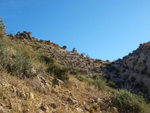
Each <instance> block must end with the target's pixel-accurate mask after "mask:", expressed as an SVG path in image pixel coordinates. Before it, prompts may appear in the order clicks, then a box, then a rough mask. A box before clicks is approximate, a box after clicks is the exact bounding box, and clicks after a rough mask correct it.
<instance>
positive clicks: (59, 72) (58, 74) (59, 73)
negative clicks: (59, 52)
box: [47, 64, 69, 81]
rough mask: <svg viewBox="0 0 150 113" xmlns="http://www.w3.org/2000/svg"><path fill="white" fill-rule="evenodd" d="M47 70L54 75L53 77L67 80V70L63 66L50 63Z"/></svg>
mask: <svg viewBox="0 0 150 113" xmlns="http://www.w3.org/2000/svg"><path fill="white" fill-rule="evenodd" d="M47 72H48V73H49V74H50V75H52V76H54V77H55V78H58V79H60V80H63V81H68V80H69V71H68V69H67V68H65V67H61V66H59V65H56V64H52V65H50V66H49V67H48V69H47Z"/></svg>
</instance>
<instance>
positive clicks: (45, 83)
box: [0, 21, 150, 113]
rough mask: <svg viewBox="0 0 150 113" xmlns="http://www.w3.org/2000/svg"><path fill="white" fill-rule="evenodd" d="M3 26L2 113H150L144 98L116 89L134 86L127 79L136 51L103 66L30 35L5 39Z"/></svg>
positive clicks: (0, 44) (0, 60)
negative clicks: (128, 85)
mask: <svg viewBox="0 0 150 113" xmlns="http://www.w3.org/2000/svg"><path fill="white" fill-rule="evenodd" d="M4 27H5V26H4V25H3V23H2V21H0V113H149V111H150V104H149V103H148V102H147V101H146V99H145V98H144V96H143V95H141V94H138V95H136V94H132V93H131V92H129V91H127V90H125V89H119V90H118V89H117V88H121V85H122V84H123V85H124V86H125V83H127V82H128V81H130V82H129V84H130V86H132V84H131V83H132V81H134V79H135V78H133V76H131V75H130V76H131V77H130V76H129V77H126V78H125V76H126V74H127V72H130V73H131V72H134V71H132V70H131V69H132V68H131V67H132V65H131V67H130V66H129V64H131V63H129V64H128V63H126V62H127V61H128V58H129V57H130V56H134V54H135V56H136V54H137V53H136V52H133V55H132V54H130V56H127V57H125V58H124V59H123V60H118V61H115V62H112V63H111V62H105V61H102V60H99V59H92V58H89V57H87V56H84V55H83V54H79V53H78V52H77V50H76V49H75V48H73V50H72V51H67V50H66V46H63V47H60V46H59V45H58V44H55V43H53V42H51V41H44V40H38V39H36V38H34V37H32V36H31V33H30V32H26V31H24V32H23V33H20V32H18V33H17V34H16V35H13V34H10V35H5V29H4ZM141 47H142V48H144V47H146V45H145V46H144V45H142V46H141ZM144 50H145V49H144ZM137 51H139V50H137ZM141 51H142V52H144V51H143V50H141ZM142 52H140V53H139V54H141V53H142ZM146 54H147V53H146ZM139 56H140V55H139ZM140 57H141V56H140ZM137 58H138V57H137ZM129 61H132V60H129ZM133 61H134V60H133ZM140 61H142V60H140ZM144 62H145V61H144ZM146 62H148V61H147V59H146ZM125 64H126V65H125ZM137 64H138V63H137ZM137 64H136V65H137ZM147 65H148V64H147ZM127 66H128V67H127ZM142 67H144V66H142ZM126 68H127V69H126ZM123 69H126V70H125V71H124V70H123ZM135 69H136V68H135ZM143 69H145V68H141V71H140V72H142V70H143ZM147 69H148V66H147ZM142 73H143V72H142ZM147 73H148V71H146V73H143V74H140V75H139V76H141V75H146V74H147ZM128 75H129V74H128ZM129 78H130V79H129ZM139 79H140V78H139ZM140 80H141V79H140ZM135 81H137V78H136V79H135ZM135 81H134V82H135ZM134 82H133V83H134ZM137 83H138V82H137ZM139 83H140V82H139ZM145 83H146V82H145ZM141 84H143V83H140V85H141ZM145 86H146V85H145ZM139 87H141V86H139ZM126 88H128V87H126ZM134 91H135V90H134ZM136 91H137V92H138V91H140V90H136ZM144 91H145V89H144Z"/></svg>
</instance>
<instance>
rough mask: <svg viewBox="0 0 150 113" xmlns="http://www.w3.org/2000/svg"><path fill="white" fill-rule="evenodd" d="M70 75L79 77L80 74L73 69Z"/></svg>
mask: <svg viewBox="0 0 150 113" xmlns="http://www.w3.org/2000/svg"><path fill="white" fill-rule="evenodd" d="M70 74H72V75H78V74H79V71H78V70H75V69H72V70H71V71H70Z"/></svg>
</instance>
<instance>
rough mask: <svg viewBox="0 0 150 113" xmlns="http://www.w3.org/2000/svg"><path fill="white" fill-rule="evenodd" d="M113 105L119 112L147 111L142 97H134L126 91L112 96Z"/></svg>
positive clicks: (141, 112) (120, 91) (136, 112)
mask: <svg viewBox="0 0 150 113" xmlns="http://www.w3.org/2000/svg"><path fill="white" fill-rule="evenodd" d="M114 104H115V105H116V106H117V107H118V108H119V109H120V110H129V111H130V112H132V113H138V112H140V113H143V112H144V111H145V110H147V109H149V108H148V107H147V106H146V105H147V102H146V100H145V99H144V97H143V96H142V95H135V94H132V93H130V92H129V91H127V90H119V91H118V92H117V93H116V94H115V96H114Z"/></svg>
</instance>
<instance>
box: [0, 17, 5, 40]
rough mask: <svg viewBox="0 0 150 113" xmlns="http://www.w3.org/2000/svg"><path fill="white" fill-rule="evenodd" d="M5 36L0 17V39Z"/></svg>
mask: <svg viewBox="0 0 150 113" xmlns="http://www.w3.org/2000/svg"><path fill="white" fill-rule="evenodd" d="M4 34H5V25H4V24H3V20H2V19H1V17H0V37H3V36H4Z"/></svg>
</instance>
